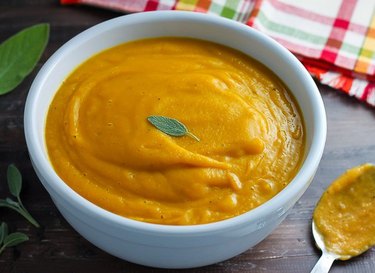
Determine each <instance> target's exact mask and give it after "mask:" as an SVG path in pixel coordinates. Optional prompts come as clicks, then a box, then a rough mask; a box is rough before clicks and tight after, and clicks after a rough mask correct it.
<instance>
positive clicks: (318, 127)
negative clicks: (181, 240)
mask: <svg viewBox="0 0 375 273" xmlns="http://www.w3.org/2000/svg"><path fill="white" fill-rule="evenodd" d="M167 18H168V19H167ZM166 19H167V20H181V19H183V20H197V21H199V22H201V23H214V24H218V25H219V26H220V25H225V26H226V27H230V28H233V29H235V30H237V31H239V30H241V31H245V32H248V33H250V34H251V35H252V36H253V37H255V38H256V39H258V40H261V42H263V43H267V44H271V45H272V48H273V50H276V51H277V52H278V54H281V55H284V57H286V58H288V60H289V61H290V62H291V65H292V66H294V67H295V68H297V70H296V73H299V74H300V77H303V78H304V84H305V89H309V92H310V93H311V94H310V95H309V98H310V99H311V102H310V103H311V107H312V111H313V130H312V131H313V133H312V135H313V137H312V141H311V146H310V149H309V150H306V151H305V153H306V158H305V160H304V162H302V165H301V167H300V170H299V171H298V173H297V175H296V176H295V177H294V178H293V179H292V181H291V182H290V183H289V184H288V185H287V186H286V187H285V188H284V189H283V190H281V191H280V192H279V193H278V194H276V195H275V196H274V197H272V198H271V199H270V200H268V201H266V202H265V203H263V204H262V205H260V206H258V207H256V208H254V209H252V210H250V211H248V212H245V213H243V214H241V215H238V216H235V217H232V218H228V219H225V220H221V221H218V222H212V223H207V224H198V225H183V226H178V225H162V224H153V223H147V222H141V221H137V220H133V219H129V218H125V217H123V216H120V215H117V214H115V213H112V212H110V211H107V210H105V209H103V208H101V207H99V206H97V205H95V204H94V203H91V202H90V201H88V200H87V199H85V198H84V197H82V196H81V195H79V194H78V193H76V192H75V191H74V190H73V189H72V188H70V187H69V186H68V185H67V184H66V183H65V182H64V181H63V180H62V179H61V178H60V177H59V176H58V175H57V174H56V173H55V171H54V169H53V167H52V165H51V164H50V162H49V160H48V158H47V157H45V156H44V152H43V148H42V147H41V146H40V145H39V144H38V141H37V140H36V139H37V138H38V133H37V128H36V124H37V123H38V120H36V119H35V118H33V117H34V115H35V106H36V105H37V97H38V93H40V92H41V90H42V87H43V84H44V82H45V80H46V78H47V77H48V75H49V72H50V71H51V70H53V69H54V66H55V65H56V63H57V62H58V61H59V60H60V59H61V58H63V56H64V54H65V52H68V51H69V50H71V49H72V48H74V47H75V45H76V44H79V43H81V42H82V41H84V40H86V39H87V38H89V37H94V36H96V35H100V34H101V33H103V32H105V31H107V30H109V29H111V28H113V27H115V26H119V25H123V24H126V23H128V22H144V20H146V21H153V22H157V21H163V20H166ZM301 110H302V109H301ZM302 112H303V110H302ZM43 122H45V120H44V121H43ZM24 130H25V137H26V144H27V147H28V150H29V154H30V158H31V161H32V163H33V167H34V169H35V170H36V172H37V173H38V176H39V175H41V176H42V177H43V178H44V180H45V182H43V181H42V183H43V184H44V183H47V184H48V187H46V185H44V187H46V188H47V190H48V191H49V192H50V191H53V192H54V193H55V194H56V195H58V196H59V197H61V198H62V199H63V200H64V201H67V202H69V203H71V204H73V205H74V206H75V207H77V208H79V209H80V210H81V211H83V210H84V212H85V213H89V214H91V215H95V216H96V217H97V219H100V220H101V221H106V222H107V223H112V224H115V225H116V226H121V227H126V228H131V229H136V230H138V231H142V232H147V233H155V232H157V233H159V234H169V235H172V234H174V235H183V234H185V235H187V234H196V233H200V234H201V233H208V232H210V233H212V232H215V231H220V230H226V229H232V228H234V227H239V226H242V225H244V224H246V223H249V222H251V221H259V219H264V218H265V216H266V215H268V214H269V213H270V212H276V211H277V209H278V208H280V204H283V203H285V202H283V200H288V196H297V195H298V193H299V192H301V195H302V193H303V192H304V188H305V189H306V188H307V187H308V186H309V184H310V183H311V178H312V177H313V176H314V174H315V171H316V170H317V167H318V164H319V162H320V159H321V157H322V154H323V150H324V146H325V141H326V134H327V122H326V113H325V109H324V105H323V101H322V98H321V96H320V93H319V91H318V88H317V86H316V85H315V82H314V81H313V79H312V78H311V76H310V74H309V73H308V72H307V71H306V69H305V68H304V67H303V65H302V64H301V63H300V62H299V61H298V60H297V58H296V57H295V56H294V55H293V54H292V53H290V52H289V51H288V50H287V49H286V48H284V47H283V46H281V45H280V44H278V43H277V42H275V41H274V40H273V39H271V38H270V37H268V36H266V35H265V34H263V33H261V32H259V31H257V30H255V29H253V28H250V27H249V26H246V25H245V24H242V23H239V22H236V21H233V20H230V19H226V18H223V17H219V16H216V15H209V14H202V13H196V12H190V11H151V12H143V13H135V14H129V15H124V16H120V17H117V18H114V19H110V20H108V21H105V22H102V23H99V24H97V25H94V26H92V27H90V28H89V29H87V30H85V31H83V32H81V33H80V34H78V35H76V36H75V37H73V38H72V39H70V40H69V41H68V42H66V43H65V44H63V45H62V46H61V47H60V48H59V49H58V50H57V51H56V52H55V53H54V54H53V55H52V56H51V57H50V58H49V59H48V60H47V62H46V63H45V64H44V65H43V67H42V68H41V70H40V71H39V73H38V74H37V76H36V78H35V79H34V81H33V83H32V86H31V87H30V91H29V94H28V96H27V100H26V104H25V112H24ZM306 149H307V148H306ZM39 172H40V173H39ZM40 180H42V179H40ZM304 180H306V181H304ZM50 194H51V192H50ZM54 201H55V200H54Z"/></svg>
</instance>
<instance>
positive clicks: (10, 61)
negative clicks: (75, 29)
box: [0, 24, 49, 95]
mask: <svg viewBox="0 0 375 273" xmlns="http://www.w3.org/2000/svg"><path fill="white" fill-rule="evenodd" d="M48 38H49V24H38V25H34V26H31V27H28V28H26V29H24V30H22V31H20V32H18V33H16V34H15V35H13V36H12V37H10V38H9V39H7V40H5V41H4V42H3V43H1V44H0V95H3V94H6V93H8V92H10V91H12V90H13V89H14V88H16V87H17V86H18V85H19V84H20V83H21V82H22V81H23V79H24V78H25V77H26V76H27V75H29V74H30V73H31V71H32V70H33V69H34V67H35V65H36V64H37V63H38V61H39V59H40V57H41V56H42V53H43V51H44V49H45V47H46V45H47V42H48Z"/></svg>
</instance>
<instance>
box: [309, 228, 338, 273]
mask: <svg viewBox="0 0 375 273" xmlns="http://www.w3.org/2000/svg"><path fill="white" fill-rule="evenodd" d="M312 234H313V236H314V240H315V243H316V245H317V246H318V247H319V248H320V249H321V250H322V256H321V257H320V259H319V260H318V261H317V263H316V264H315V266H314V268H313V269H312V270H311V272H310V273H328V271H329V269H330V268H331V266H332V264H333V262H334V261H335V260H337V259H339V258H340V255H338V254H335V253H332V252H329V251H328V250H327V249H326V246H325V245H324V241H323V236H322V235H321V234H320V233H319V231H318V230H317V229H316V226H315V223H314V221H312Z"/></svg>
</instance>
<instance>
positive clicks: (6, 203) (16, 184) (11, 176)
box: [0, 164, 39, 228]
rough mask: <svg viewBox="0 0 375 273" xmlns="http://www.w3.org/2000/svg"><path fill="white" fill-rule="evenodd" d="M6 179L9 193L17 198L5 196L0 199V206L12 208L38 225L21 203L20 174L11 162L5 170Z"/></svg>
mask: <svg viewBox="0 0 375 273" xmlns="http://www.w3.org/2000/svg"><path fill="white" fill-rule="evenodd" d="M7 180H8V187H9V191H10V193H11V194H12V195H13V197H15V198H16V199H17V201H14V200H13V199H11V198H9V197H7V198H5V199H0V207H5V208H9V209H12V210H14V211H16V212H18V213H19V214H21V215H22V216H23V217H25V218H26V220H28V221H29V222H30V223H31V224H32V225H34V226H35V227H37V228H38V227H39V224H38V222H37V221H36V220H35V219H34V218H33V217H32V216H31V214H30V213H29V212H28V211H27V210H26V208H25V206H24V205H23V204H22V201H21V197H20V193H21V189H22V175H21V173H20V171H19V170H18V169H17V167H16V166H15V165H13V164H11V165H9V166H8V171H7Z"/></svg>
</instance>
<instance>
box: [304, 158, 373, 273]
mask: <svg viewBox="0 0 375 273" xmlns="http://www.w3.org/2000/svg"><path fill="white" fill-rule="evenodd" d="M358 172H359V175H358ZM346 174H347V175H350V176H355V178H354V179H355V180H353V182H352V184H354V183H362V182H363V181H366V182H368V181H369V182H372V183H374V184H371V185H375V165H372V164H364V165H361V166H358V167H355V168H353V169H350V170H348V171H347V172H346ZM350 176H349V177H350ZM340 179H343V178H342V177H339V178H338V179H337V180H336V181H334V182H333V183H332V185H333V184H335V183H337V182H339V181H340ZM339 183H340V182H339ZM332 185H331V186H332ZM357 185H362V186H363V184H357ZM331 186H330V187H331ZM351 189H352V188H351ZM371 189H372V190H374V187H371ZM369 192H370V195H367V198H369V197H370V198H374V197H375V196H374V197H372V196H373V194H374V193H373V192H371V191H369ZM319 202H321V201H319ZM318 206H319V204H318ZM372 206H374V200H372ZM374 231H375V230H374V229H372V231H371V232H372V234H374ZM312 233H313V236H314V239H315V243H316V245H317V246H318V247H319V248H320V249H321V250H322V256H321V257H320V259H319V260H318V262H317V263H316V265H315V266H314V268H313V269H312V270H311V273H328V271H329V270H330V268H331V266H332V264H333V262H334V261H335V260H337V259H340V260H348V259H350V258H352V257H354V256H357V255H360V254H361V253H363V252H365V251H366V250H368V249H369V248H371V247H372V246H373V245H375V238H374V240H372V241H371V242H369V244H368V245H364V246H363V248H359V249H357V250H358V251H357V253H356V254H355V255H353V256H351V255H340V254H337V253H334V252H330V251H328V250H327V248H326V246H325V243H324V238H323V236H322V234H320V232H319V229H318V228H317V227H316V225H315V223H314V220H313V221H312Z"/></svg>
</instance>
